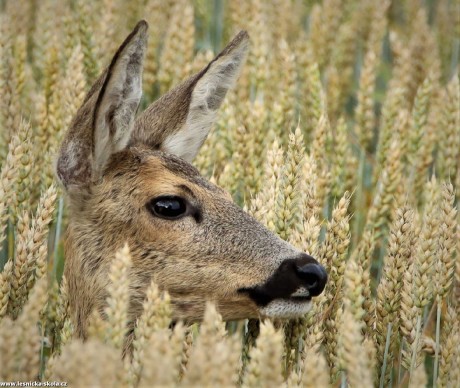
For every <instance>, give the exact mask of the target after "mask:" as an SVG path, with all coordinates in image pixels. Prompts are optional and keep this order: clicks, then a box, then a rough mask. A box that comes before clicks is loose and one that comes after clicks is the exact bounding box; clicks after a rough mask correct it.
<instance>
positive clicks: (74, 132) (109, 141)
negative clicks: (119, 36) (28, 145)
mask: <svg viewBox="0 0 460 388" xmlns="http://www.w3.org/2000/svg"><path fill="white" fill-rule="evenodd" d="M147 29H148V25H147V22H145V21H140V22H139V23H138V24H137V25H136V27H135V28H134V30H133V31H132V32H131V34H129V36H128V37H127V38H126V39H125V41H124V42H123V44H122V45H121V46H120V48H119V49H118V51H117V52H116V54H115V55H114V57H113V59H112V62H111V63H110V65H109V67H108V68H107V69H106V70H105V71H104V72H103V73H102V74H101V76H100V77H99V78H98V79H97V81H96V82H95V83H94V85H93V86H92V87H91V90H90V91H89V92H88V95H87V96H86V99H85V101H84V102H83V105H82V106H81V107H80V108H79V110H78V112H77V114H76V115H75V117H74V118H73V120H72V123H71V125H70V127H69V129H68V130H67V133H66V135H65V137H64V140H63V142H62V145H61V150H60V154H59V159H58V162H57V175H58V177H59V179H60V180H61V182H62V183H63V185H64V187H66V188H70V187H75V188H79V187H82V186H87V185H89V184H91V183H93V182H94V181H97V180H98V179H99V178H100V177H101V176H102V173H103V171H104V168H105V166H106V164H107V161H108V160H109V158H110V156H111V155H112V154H113V153H115V152H117V151H120V150H122V149H124V148H125V147H126V144H127V143H128V140H129V136H130V133H131V131H132V129H133V125H134V116H135V114H136V111H137V108H138V106H139V101H140V99H141V94H142V69H143V60H144V52H145V47H146V45H147Z"/></svg>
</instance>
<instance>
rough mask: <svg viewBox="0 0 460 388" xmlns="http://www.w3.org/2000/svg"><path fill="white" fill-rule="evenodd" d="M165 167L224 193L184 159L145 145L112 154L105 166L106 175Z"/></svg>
mask: <svg viewBox="0 0 460 388" xmlns="http://www.w3.org/2000/svg"><path fill="white" fill-rule="evenodd" d="M158 168H161V169H163V168H164V169H165V170H167V171H168V172H170V173H171V174H172V175H174V176H176V177H178V178H181V179H183V180H186V181H188V182H190V183H192V184H195V185H197V186H200V187H202V188H204V189H206V190H210V191H212V192H215V193H220V194H225V191H224V190H222V189H221V188H219V187H217V186H215V185H213V184H212V183H210V182H209V181H208V180H206V179H205V178H204V177H202V176H201V174H200V172H199V171H198V170H197V169H196V168H195V167H193V166H192V165H191V164H190V163H188V162H186V161H185V160H183V159H181V158H179V157H177V156H175V155H172V154H167V153H164V152H162V151H157V150H151V149H149V148H147V147H130V148H128V149H126V150H123V151H121V152H117V153H115V154H114V155H112V158H111V160H110V163H109V164H108V166H107V169H106V173H107V175H108V176H117V175H120V174H133V173H136V174H142V171H147V172H148V171H149V170H150V171H152V170H158Z"/></svg>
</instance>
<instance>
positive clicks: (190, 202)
mask: <svg viewBox="0 0 460 388" xmlns="http://www.w3.org/2000/svg"><path fill="white" fill-rule="evenodd" d="M147 29H148V25H147V23H146V22H145V21H140V22H139V23H138V24H137V26H136V27H135V29H134V30H133V31H132V32H131V34H130V35H129V36H128V37H127V38H126V40H125V41H124V43H123V44H122V45H121V47H120V48H119V49H118V51H117V53H116V54H115V56H114V57H113V59H112V61H111V63H110V65H109V66H108V68H107V69H106V70H105V71H104V72H103V74H102V75H101V76H100V77H99V79H98V80H97V81H96V82H95V84H94V85H93V86H92V88H91V90H90V91H89V92H88V95H87V96H86V98H85V100H84V102H83V104H82V106H81V107H80V108H79V110H78V112H77V114H76V116H75V117H74V118H73V120H72V122H71V125H70V128H69V130H68V132H67V134H66V136H65V138H64V140H63V143H62V146H61V150H60V155H59V159H58V163H57V174H58V177H59V179H60V181H61V182H62V184H63V186H64V188H65V190H66V193H67V196H68V199H69V204H70V223H69V227H68V230H67V238H66V247H65V248H66V263H65V276H66V278H67V282H68V287H69V289H68V292H69V298H70V312H71V319H72V321H73V323H74V325H75V328H76V333H77V335H79V336H81V337H85V336H86V328H87V323H88V322H87V321H88V318H89V316H90V314H91V312H92V310H93V309H98V310H99V311H101V312H102V311H103V309H104V307H105V299H106V296H107V295H106V294H107V291H106V287H107V284H108V276H107V275H108V271H109V268H110V264H111V259H112V257H114V253H115V251H116V250H117V249H119V248H121V247H122V245H124V244H125V242H128V245H129V247H130V251H131V255H132V260H133V265H132V268H131V270H130V280H131V289H130V292H131V294H130V311H129V314H130V319H131V321H132V322H133V321H135V319H136V317H137V316H138V315H139V314H140V313H141V310H142V302H143V299H144V297H145V290H146V288H147V286H148V285H149V284H150V282H151V280H152V279H154V280H155V281H156V283H157V284H158V285H159V287H160V288H161V289H163V290H167V291H168V292H169V294H170V296H171V303H172V309H173V318H174V319H184V320H187V321H196V320H200V319H201V318H202V315H203V312H204V306H205V302H206V301H207V300H210V301H213V302H214V303H216V306H217V308H218V310H219V312H220V313H221V314H222V316H223V318H224V319H225V320H229V319H243V318H252V317H254V318H256V317H260V316H270V317H280V318H291V317H298V316H300V315H302V314H305V313H306V312H307V311H308V309H309V305H310V301H311V298H312V297H313V296H317V295H319V294H320V293H321V292H322V291H323V289H324V287H325V283H326V279H327V275H326V271H325V270H324V268H323V267H322V266H321V265H319V264H318V262H317V261H316V260H314V259H313V258H312V257H310V256H308V255H306V254H304V253H301V252H299V251H298V250H297V249H296V248H294V247H293V246H291V245H290V244H288V243H287V242H285V241H283V240H282V239H280V238H279V237H277V236H276V235H274V234H273V233H271V232H270V231H269V230H268V229H266V228H265V227H264V226H262V225H261V224H260V223H259V222H257V221H256V220H255V219H253V218H252V217H250V216H249V215H248V214H246V213H245V212H243V210H241V209H240V208H239V207H238V206H236V205H235V204H234V203H233V202H232V200H231V198H230V196H229V195H228V194H227V193H226V192H225V191H224V190H222V189H221V188H219V187H217V186H215V185H213V184H211V183H210V182H208V181H207V180H206V179H204V178H203V177H202V176H200V174H199V172H198V171H197V170H196V169H195V168H194V167H192V165H191V164H190V162H191V161H192V160H193V158H194V157H195V155H196V154H197V152H198V150H199V148H200V147H201V145H202V143H203V142H204V140H205V139H206V136H207V135H208V132H209V130H210V128H211V126H212V124H213V122H214V121H215V119H216V114H217V112H216V111H217V109H218V108H219V106H220V105H221V103H222V100H223V99H224V97H225V94H226V92H227V90H228V89H229V88H230V87H231V86H232V85H233V84H234V82H235V81H236V78H237V77H238V74H239V71H240V68H241V66H242V65H243V62H244V60H245V57H246V54H247V51H248V44H249V37H248V34H247V33H246V32H245V31H241V32H240V33H239V34H238V35H237V36H236V37H235V38H234V39H233V40H232V41H231V42H230V44H229V45H228V46H227V47H226V48H225V49H224V50H223V51H222V52H221V53H220V54H219V55H217V56H216V57H215V58H214V59H213V60H212V61H211V62H210V63H209V64H208V65H207V66H206V67H205V68H204V69H203V70H201V71H200V72H199V73H197V74H195V75H193V76H192V77H190V78H189V79H188V80H186V81H184V82H183V83H182V84H180V85H179V86H177V87H175V88H174V89H172V90H171V91H170V92H169V93H167V94H166V95H164V96H163V97H161V98H160V99H158V100H157V101H156V102H154V103H153V104H151V105H150V106H149V107H148V108H147V109H146V110H145V111H144V112H143V113H142V114H140V115H139V117H137V119H135V114H136V111H137V108H138V106H139V102H140V99H141V93H142V92H141V91H142V66H143V58H144V51H145V49H146V42H147Z"/></svg>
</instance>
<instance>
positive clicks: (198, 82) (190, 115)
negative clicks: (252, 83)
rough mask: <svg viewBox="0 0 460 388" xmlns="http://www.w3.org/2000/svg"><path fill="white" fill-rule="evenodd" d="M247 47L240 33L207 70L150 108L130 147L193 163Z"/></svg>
mask: <svg viewBox="0 0 460 388" xmlns="http://www.w3.org/2000/svg"><path fill="white" fill-rule="evenodd" d="M248 45H249V36H248V34H247V32H246V31H241V32H240V33H239V34H238V35H237V36H236V37H235V38H234V39H233V40H232V41H231V42H230V43H229V44H228V45H227V47H226V48H225V49H224V50H223V51H222V52H221V53H220V54H219V55H217V56H216V58H214V59H213V60H212V61H211V62H210V63H209V64H208V66H206V67H205V68H204V69H203V70H201V71H200V72H199V73H197V74H195V75H194V76H192V77H190V78H189V79H188V80H186V81H185V82H183V83H182V84H180V85H179V86H177V87H176V88H174V89H172V90H171V91H170V92H168V93H167V94H166V95H164V96H163V97H161V98H160V99H159V100H157V101H156V102H154V103H153V104H151V105H150V106H149V107H148V108H147V109H146V110H145V111H144V112H143V113H142V114H141V115H140V116H139V117H138V119H137V120H136V123H135V129H134V131H133V135H132V137H131V141H130V143H131V144H135V143H143V144H147V145H148V146H150V147H151V148H154V149H161V150H162V151H164V152H168V153H172V154H175V155H177V156H180V157H182V158H183V159H185V160H187V161H189V162H191V161H192V160H193V158H194V157H195V156H196V154H197V153H198V151H199V149H200V147H201V145H202V144H203V142H204V140H205V139H206V137H207V135H208V133H209V131H210V129H211V127H212V125H213V123H214V122H215V121H216V118H217V110H218V108H219V107H220V105H221V104H222V101H223V99H224V97H225V95H226V93H227V91H228V90H229V89H230V88H231V87H232V86H233V85H234V84H235V82H236V80H237V78H238V76H239V73H240V70H241V67H242V65H243V64H244V61H245V59H246V55H247V51H248Z"/></svg>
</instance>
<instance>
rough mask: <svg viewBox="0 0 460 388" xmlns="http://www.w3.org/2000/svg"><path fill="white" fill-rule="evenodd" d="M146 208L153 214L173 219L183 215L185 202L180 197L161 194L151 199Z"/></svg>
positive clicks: (185, 206)
mask: <svg viewBox="0 0 460 388" xmlns="http://www.w3.org/2000/svg"><path fill="white" fill-rule="evenodd" d="M147 208H148V209H149V210H150V212H151V213H152V214H153V215H154V216H157V217H160V218H166V219H170V220H174V219H177V218H180V217H181V216H183V215H185V213H186V212H187V202H186V201H185V200H184V199H183V198H181V197H175V196H163V197H158V198H155V199H153V200H151V201H150V202H149V203H148V204H147Z"/></svg>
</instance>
